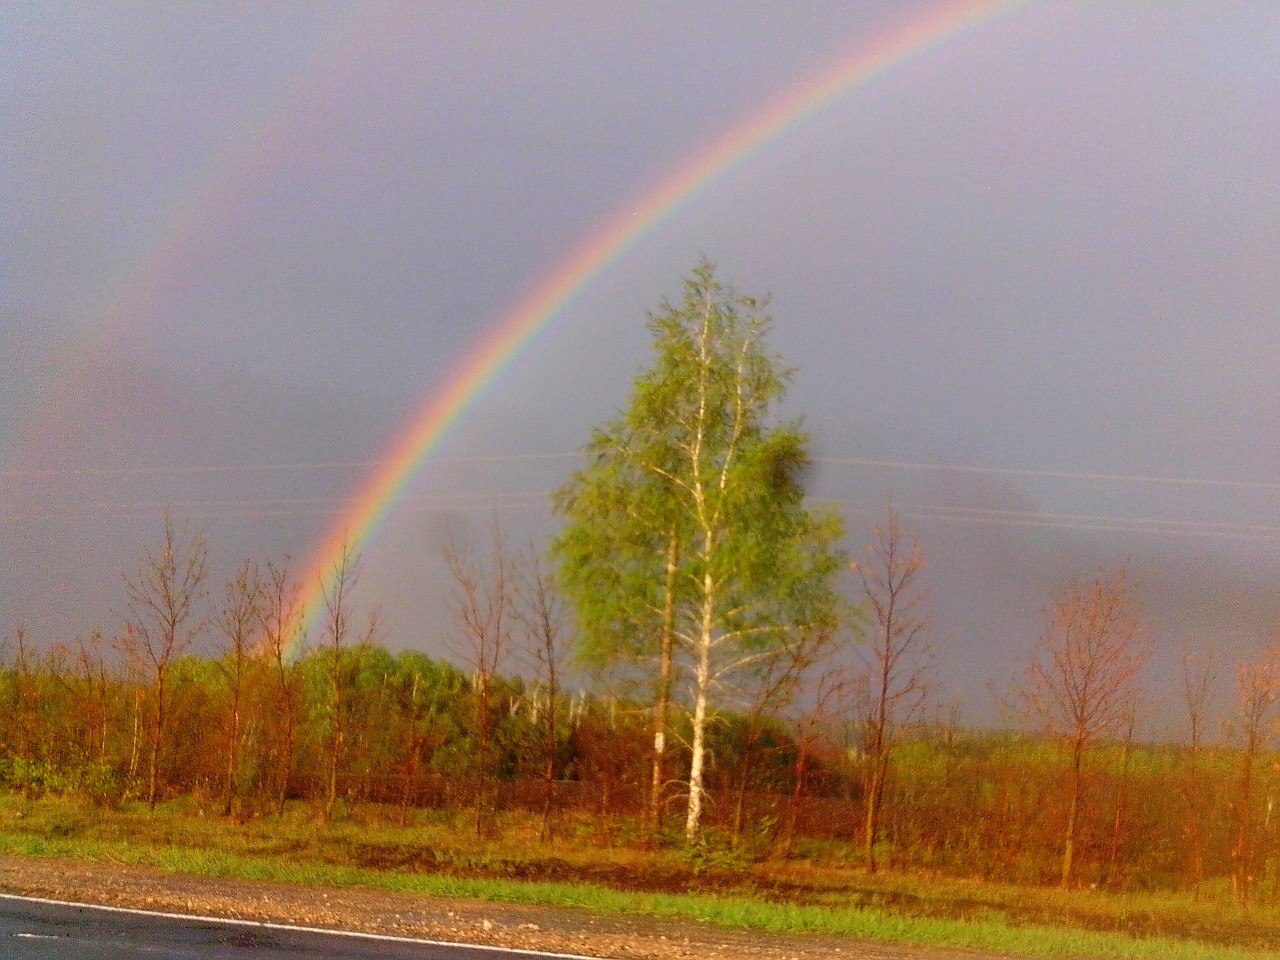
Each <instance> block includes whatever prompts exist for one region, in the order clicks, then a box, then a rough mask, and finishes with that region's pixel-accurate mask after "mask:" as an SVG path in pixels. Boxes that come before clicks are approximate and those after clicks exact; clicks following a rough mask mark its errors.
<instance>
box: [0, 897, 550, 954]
mask: <svg viewBox="0 0 1280 960" xmlns="http://www.w3.org/2000/svg"><path fill="white" fill-rule="evenodd" d="M556 956H560V955H557V954H539V953H528V952H524V951H517V950H502V949H499V948H496V947H470V946H453V945H449V944H440V943H430V942H427V941H420V940H418V941H412V940H404V939H397V938H394V937H372V936H364V935H352V934H337V933H327V932H324V931H319V930H307V929H300V928H291V927H283V926H273V925H269V924H257V923H241V922H225V921H219V920H205V919H201V918H198V917H180V916H174V915H167V914H155V913H145V912H142V911H131V910H114V909H104V908H101V907H88V906H78V905H75V904H59V903H51V902H47V901H40V900H31V899H27V898H24V897H11V896H5V895H0V958H2V960H125V958H133V957H145V958H147V960H177V958H184V960H193V958H199V960H249V958H253V960H308V958H317V960H319V958H331V960H375V958H376V960H520V958H522V957H528V958H534V957H556Z"/></svg>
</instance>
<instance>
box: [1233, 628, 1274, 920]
mask: <svg viewBox="0 0 1280 960" xmlns="http://www.w3.org/2000/svg"><path fill="white" fill-rule="evenodd" d="M1236 697H1237V699H1236V724H1235V725H1236V728H1237V733H1238V736H1239V738H1240V741H1241V743H1240V748H1241V753H1240V778H1239V780H1238V782H1237V785H1236V795H1235V802H1234V807H1235V810H1234V813H1235V816H1234V818H1233V819H1234V823H1233V824H1232V840H1231V860H1232V864H1233V869H1232V874H1231V886H1232V889H1233V891H1234V892H1235V897H1236V902H1237V903H1239V904H1240V905H1241V906H1244V905H1245V904H1247V903H1248V902H1249V897H1250V895H1251V893H1252V887H1253V874H1254V867H1255V864H1254V849H1253V848H1254V833H1255V830H1256V823H1255V817H1254V812H1253V790H1254V776H1255V773H1256V767H1257V765H1258V758H1259V755H1260V754H1261V753H1262V751H1264V750H1265V749H1266V748H1267V743H1268V741H1269V740H1270V739H1271V736H1272V730H1271V727H1272V722H1273V717H1274V714H1275V712H1276V708H1277V706H1280V647H1268V648H1267V649H1265V650H1263V651H1262V652H1261V653H1259V654H1258V655H1257V656H1256V657H1255V658H1254V659H1253V660H1251V661H1249V662H1248V663H1243V664H1241V665H1240V666H1239V667H1238V668H1237V669H1236Z"/></svg>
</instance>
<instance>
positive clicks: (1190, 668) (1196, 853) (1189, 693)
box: [1179, 651, 1218, 891]
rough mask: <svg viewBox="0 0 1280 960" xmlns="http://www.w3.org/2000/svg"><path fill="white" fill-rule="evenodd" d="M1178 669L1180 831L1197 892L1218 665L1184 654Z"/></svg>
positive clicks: (1202, 654) (1201, 876)
mask: <svg viewBox="0 0 1280 960" xmlns="http://www.w3.org/2000/svg"><path fill="white" fill-rule="evenodd" d="M1179 668H1180V673H1179V679H1180V681H1181V684H1180V690H1179V692H1180V693H1181V695H1182V704H1183V707H1184V708H1185V710H1186V712H1187V754H1186V764H1185V772H1184V775H1183V781H1182V797H1183V800H1184V801H1185V803H1186V806H1187V819H1186V826H1185V828H1184V831H1185V836H1186V840H1187V880H1188V881H1189V882H1190V883H1191V885H1192V889H1193V890H1194V891H1198V889H1199V886H1200V883H1201V882H1202V881H1203V880H1204V853H1205V840H1204V820H1205V809H1206V807H1207V798H1206V796H1205V783H1204V772H1203V770H1202V769H1201V766H1202V758H1201V753H1202V752H1203V749H1204V738H1205V729H1206V725H1207V723H1208V716H1209V709H1210V704H1211V701H1212V699H1213V691H1214V687H1215V686H1216V684H1217V682H1218V665H1217V661H1216V659H1215V658H1214V657H1213V656H1212V654H1210V653H1209V652H1208V651H1201V652H1199V653H1192V652H1190V651H1187V652H1184V653H1183V654H1182V657H1181V659H1180V663H1179Z"/></svg>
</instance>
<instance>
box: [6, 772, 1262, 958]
mask: <svg viewBox="0 0 1280 960" xmlns="http://www.w3.org/2000/svg"><path fill="white" fill-rule="evenodd" d="M532 834H533V826H532V824H530V823H528V822H524V821H520V820H518V819H514V818H513V820H512V821H511V822H510V823H509V824H507V825H506V827H505V829H504V833H503V837H502V839H501V840H496V839H495V840H482V839H478V838H476V837H475V836H474V834H473V833H472V832H471V831H469V830H467V829H465V827H464V820H463V819H462V818H460V817H459V818H452V817H441V816H439V815H434V816H426V817H423V818H421V819H420V821H419V822H417V823H415V824H414V825H411V826H408V827H398V826H391V825H388V824H386V823H383V822H379V821H378V820H377V818H376V817H373V818H364V819H358V818H356V817H355V816H351V817H349V818H348V819H347V820H345V821H343V822H340V823H335V824H330V825H325V824H321V823H318V822H316V821H314V820H313V819H312V818H311V817H310V816H309V814H308V811H306V810H304V809H298V810H293V811H290V813H289V814H288V815H286V816H285V817H281V818H268V819H263V820H257V821H253V822H251V823H248V824H244V825H237V824H235V823H234V822H231V821H228V820H224V819H222V818H220V817H211V816H199V815H196V814H195V813H193V812H191V811H184V810H183V809H181V808H165V809H162V810H160V811H157V813H156V814H149V813H147V812H143V811H141V810H128V809H126V810H123V811H120V812H114V813H113V812H104V811H101V810H98V809H89V808H85V807H81V806H78V805H77V804H75V803H73V802H70V801H66V800H56V799H46V800H42V801H39V802H36V803H34V804H27V803H24V802H22V801H21V800H19V799H18V798H16V797H10V796H0V853H4V854H10V855H19V856H29V857H52V858H62V859H73V860H88V861H94V862H99V863H110V864H118V865H121V866H139V867H148V868H152V869H158V870H162V871H167V872H173V873H181V874H189V875H195V876H202V877H216V878H226V879H235V880H267V881H276V882H282V883H292V884H307V885H315V886H325V887H337V888H341V887H367V888H371V889H376V890H387V891H393V892H399V893H408V894H419V895H429V896H438V897H465V898H475V899H481V900H489V901H497V902H503V903H511V904H525V905H534V906H548V907H570V908H576V909H581V910H585V911H589V912H592V913H597V914H631V915H639V916H650V917H663V918H681V919H692V920H697V921H701V922H704V923H708V924H715V925H719V926H722V927H727V928H733V929H740V930H760V931H767V932H771V933H781V934H822V935H828V936H847V937H856V938H860V939H866V940H874V941H880V942H895V943H905V944H919V945H929V946H940V947H958V948H967V949H976V950H987V951H994V952H1002V953H1010V954H1015V955H1022V956H1026V957H1045V958H1057V957H1064V958H1067V957H1075V958H1085V957H1088V958H1117V960H1121V958H1123V960H1130V958H1132V960H1143V958H1157V957H1158V958H1162V960H1165V958H1168V960H1261V958H1263V957H1268V958H1273V957H1274V956H1275V952H1274V949H1275V948H1274V945H1275V944H1276V943H1280V912H1278V911H1276V910H1275V909H1270V910H1266V909H1260V910H1256V911H1253V912H1251V913H1250V914H1249V915H1247V916H1246V915H1242V914H1240V913H1238V912H1237V911H1235V910H1234V908H1231V907H1228V906H1227V905H1226V904H1225V902H1222V901H1218V902H1212V901H1205V900H1198V901H1197V900H1193V899H1191V898H1190V897H1184V896H1177V895H1157V894H1112V893H1100V892H1097V891H1092V892H1079V893H1064V892H1062V891H1058V890H1048V889H1038V888H1035V889H1029V888H1025V887H1013V886H1008V885H1002V884H992V883H982V882H978V881H971V880H958V879H949V878H939V877H927V876H921V875H898V874H886V875H877V876H875V877H868V876H866V875H865V874H862V873H859V872H858V871H856V870H852V869H850V868H847V867H840V866H838V865H834V864H831V863H819V862H801V863H798V864H797V863H795V862H791V863H788V864H784V865H769V864H763V865H743V864H735V863H733V862H732V858H725V860H724V862H721V863H719V864H718V865H715V866H712V867H707V866H705V865H704V864H702V863H693V864H691V862H690V861H689V860H688V859H687V858H685V857H684V856H682V855H681V854H679V853H672V852H670V851H667V852H661V851H659V852H649V851H643V850H638V849H630V848H626V847H600V846H596V845H593V844H591V843H588V842H585V841H581V840H579V841H565V842H559V843H557V844H555V845H553V846H543V845H539V844H538V843H536V841H535V840H534V839H533V835H532ZM623 887H630V889H626V888H623Z"/></svg>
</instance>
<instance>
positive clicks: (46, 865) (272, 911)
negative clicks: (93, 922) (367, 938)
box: [0, 857, 996, 960]
mask: <svg viewBox="0 0 1280 960" xmlns="http://www.w3.org/2000/svg"><path fill="white" fill-rule="evenodd" d="M0 890H3V891H4V892H8V893H18V894H24V895H27V896H39V897H48V898H50V899H57V900H69V901H74V902H79V903H98V904H105V905H110V906H122V907H136V908H142V909H151V910H163V911H169V912H177V913H190V914H198V915H202V916H213V917H227V918H234V919H243V920H258V921H264V922H275V923H292V924H300V925H303V926H314V927H328V928H333V929H342V930H361V931H365V932H369V933H382V934H391V935H395V936H406V937H422V938H424V939H429V940H444V941H456V942H465V943H480V944H486V945H490V946H498V947H516V948H524V949H531V950H542V951H548V952H552V953H569V954H576V955H581V956H589V957H600V958H616V960H624V958H625V960H672V958H686V957H700V958H709V960H795V958H802V957H804V958H807V957H843V958H849V960H957V958H966V957H967V958H971V960H996V957H995V955H992V954H978V953H972V952H960V951H948V950H937V949H930V948H908V947H898V946H880V945H868V944H863V943H859V942H857V941H854V940H847V939H842V938H834V937H816V936H814V937H783V936H774V935H769V934H756V933H741V932H735V931H726V930H721V929H719V928H716V927H714V926H710V925H704V924H699V923H696V922H693V921H675V920H659V919H650V918H644V917H597V916H592V915H590V914H587V913H584V912H581V911H575V910H562V909H547V908H534V907H515V906H506V905H502V904H492V903H484V902H480V901H474V900H446V899H441V898H436V897H420V896H410V895H406V894H395V893H384V892H379V891H374V890H354V889H348V890H324V889H320V888H315V887H302V886H293V885H289V884H279V883H258V882H249V881H238V880H236V881H232V880H210V879H206V878H203V877H188V876H182V875H175V874H166V873H161V872H158V871H153V870H145V869H139V868H133V867H130V868H127V869H125V868H119V867H114V866H108V865H104V864H94V863H78V862H67V861H58V860H43V859H25V858H20V857H0Z"/></svg>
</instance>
